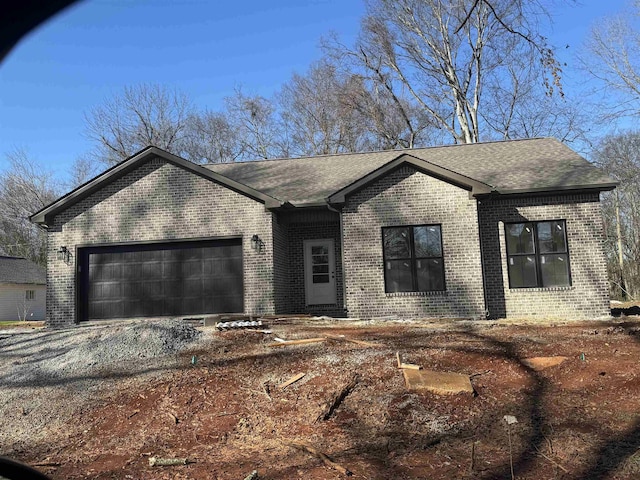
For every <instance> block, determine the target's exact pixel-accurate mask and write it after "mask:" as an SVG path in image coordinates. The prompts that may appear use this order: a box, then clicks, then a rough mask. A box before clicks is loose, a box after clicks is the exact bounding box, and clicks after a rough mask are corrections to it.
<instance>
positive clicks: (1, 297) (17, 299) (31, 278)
mask: <svg viewBox="0 0 640 480" xmlns="http://www.w3.org/2000/svg"><path fill="white" fill-rule="evenodd" d="M46 290H47V287H46V273H45V269H44V268H42V267H41V266H39V265H36V264H35V263H33V262H31V261H29V260H27V259H26V258H21V257H7V256H0V321H3V320H44V317H45V301H46Z"/></svg>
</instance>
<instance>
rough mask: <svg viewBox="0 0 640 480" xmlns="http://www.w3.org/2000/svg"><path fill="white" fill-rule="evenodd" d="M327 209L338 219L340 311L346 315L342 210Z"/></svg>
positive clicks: (330, 207)
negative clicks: (340, 280)
mask: <svg viewBox="0 0 640 480" xmlns="http://www.w3.org/2000/svg"><path fill="white" fill-rule="evenodd" d="M327 208H328V209H329V211H331V212H336V213H337V214H338V218H339V219H340V268H341V270H342V309H343V310H344V312H345V313H347V279H346V275H345V272H344V223H343V222H342V210H338V209H336V208H333V207H332V206H331V205H330V204H329V203H327Z"/></svg>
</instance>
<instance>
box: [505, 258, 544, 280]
mask: <svg viewBox="0 0 640 480" xmlns="http://www.w3.org/2000/svg"><path fill="white" fill-rule="evenodd" d="M509 279H510V281H511V288H521V287H535V286H537V284H538V282H537V281H536V257H534V256H533V255H526V256H525V255H523V256H521V257H509Z"/></svg>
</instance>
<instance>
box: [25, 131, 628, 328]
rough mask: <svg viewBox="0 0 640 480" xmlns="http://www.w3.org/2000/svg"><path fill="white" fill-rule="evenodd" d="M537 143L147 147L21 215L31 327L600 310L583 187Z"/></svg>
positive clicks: (579, 168)
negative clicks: (44, 248) (161, 319)
mask: <svg viewBox="0 0 640 480" xmlns="http://www.w3.org/2000/svg"><path fill="white" fill-rule="evenodd" d="M613 188H615V182H613V181H612V180H611V179H610V178H608V177H607V176H606V175H604V174H603V173H602V172H601V171H599V170H598V169H597V168H595V167H594V166H593V165H592V164H590V163H589V162H588V161H586V160H585V159H584V158H582V157H581V156H580V155H578V154H577V153H576V152H574V151H573V150H571V149H569V148H568V147H566V146H565V145H563V144H562V143H561V142H559V141H557V140H555V139H549V138H537V139H527V140H517V141H502V142H489V143H478V144H472V145H455V146H444V147H431V148H421V149H411V150H394V151H381V152H373V153H354V154H341V155H327V156H320V157H309V158H296V159H283V160H265V161H255V162H242V163H230V164H214V165H204V166H202V165H196V164H193V163H191V162H188V161H186V160H184V159H182V158H180V157H177V156H174V155H172V154H170V153H167V152H165V151H163V150H160V149H158V148H155V147H148V148H146V149H144V150H142V151H141V152H139V153H137V154H136V155H134V156H132V157H131V158H129V159H127V160H125V161H123V162H121V163H119V164H118V165H116V166H114V167H112V168H111V169H109V170H107V171H105V172H104V173H102V174H100V175H98V176H97V177H95V178H94V179H92V180H90V181H89V182H87V183H85V184H84V185H82V186H80V187H78V188H77V189H75V190H73V191H72V192H70V193H68V194H67V195H65V196H63V197H61V198H60V199H58V200H57V201H55V202H54V203H52V204H51V205H49V206H47V207H46V208H44V209H42V210H41V211H39V212H37V213H35V214H34V215H33V216H32V217H31V218H32V221H34V222H36V223H37V224H39V225H41V226H42V227H43V228H46V229H47V231H48V268H47V281H48V286H49V288H48V290H47V322H48V323H49V324H50V325H52V326H64V325H72V324H74V323H77V322H81V321H84V320H98V319H112V318H125V317H126V318H130V317H158V316H180V317H192V316H198V315H204V314H212V313H245V314H252V315H260V314H301V313H313V314H326V315H332V316H341V317H342V316H347V315H348V316H349V317H356V318H375V317H382V316H390V315H398V316H402V317H413V318H416V317H444V318H460V317H463V318H487V317H489V318H503V317H511V318H515V317H560V316H561V317H566V318H596V317H602V316H606V315H608V314H609V298H608V291H609V290H608V281H607V271H606V265H605V255H604V252H603V235H604V233H603V222H602V217H601V209H600V198H599V197H600V193H601V192H602V191H606V190H611V189H613Z"/></svg>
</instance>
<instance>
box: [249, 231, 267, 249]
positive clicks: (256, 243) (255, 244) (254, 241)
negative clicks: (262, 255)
mask: <svg viewBox="0 0 640 480" xmlns="http://www.w3.org/2000/svg"><path fill="white" fill-rule="evenodd" d="M262 247H264V242H263V241H262V239H261V238H260V237H259V236H258V235H257V234H254V235H253V237H251V248H253V249H254V250H255V251H256V252H262Z"/></svg>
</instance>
